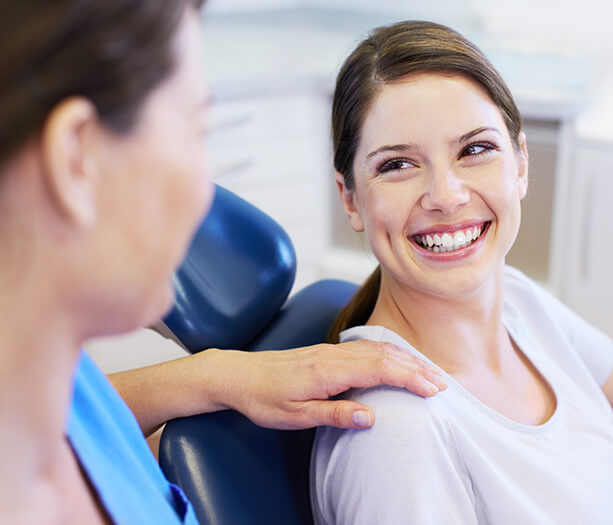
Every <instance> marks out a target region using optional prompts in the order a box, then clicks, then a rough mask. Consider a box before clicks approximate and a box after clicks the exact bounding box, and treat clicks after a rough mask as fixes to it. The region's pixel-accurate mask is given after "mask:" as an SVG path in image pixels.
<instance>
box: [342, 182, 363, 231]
mask: <svg viewBox="0 0 613 525" xmlns="http://www.w3.org/2000/svg"><path fill="white" fill-rule="evenodd" d="M335 178H336V187H337V189H338V194H339V197H340V199H341V203H342V205H343V208H344V209H345V213H346V214H347V219H348V220H349V224H350V225H351V228H353V230H354V231H356V232H363V231H364V223H363V222H362V217H361V216H360V212H359V211H358V209H357V206H356V205H355V192H354V190H350V189H348V188H347V185H346V184H345V177H344V176H343V174H342V173H339V172H336V177H335Z"/></svg>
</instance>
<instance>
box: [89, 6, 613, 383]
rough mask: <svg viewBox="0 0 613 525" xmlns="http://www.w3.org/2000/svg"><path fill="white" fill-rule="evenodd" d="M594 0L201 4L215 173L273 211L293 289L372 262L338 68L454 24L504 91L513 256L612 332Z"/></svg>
mask: <svg viewBox="0 0 613 525" xmlns="http://www.w3.org/2000/svg"><path fill="white" fill-rule="evenodd" d="M609 11H610V10H609V9H608V4H607V3H605V2H604V0H584V1H583V2H581V3H577V2H573V3H572V4H571V3H570V2H564V1H556V2H554V1H550V0H532V1H528V0H515V1H513V2H506V1H501V0H490V1H486V0H429V1H427V2H418V1H413V2H409V1H407V0H403V1H400V0H377V1H376V2H375V1H372V0H351V1H350V0H326V1H324V0H269V1H259V2H254V1H253V0H208V2H207V7H206V8H205V13H204V16H203V24H204V34H205V53H206V63H205V64H204V67H205V70H206V72H207V77H208V80H209V85H210V89H211V95H212V108H211V122H212V128H213V131H212V133H211V136H210V140H209V141H208V144H207V146H208V149H209V154H210V158H211V171H212V174H213V179H214V180H215V182H217V183H218V184H221V185H223V186H225V187H227V188H228V189H230V190H232V191H234V192H236V193H237V194H239V195H240V196H242V197H243V198H245V199H247V200H249V201H250V202H252V203H253V204H255V205H256V206H258V207H260V208H261V209H263V210H264V211H266V212H267V213H268V214H270V215H271V216H272V217H273V218H275V219H276V220H277V221H278V222H279V223H281V225H283V226H284V227H285V229H286V230H287V231H288V232H289V234H290V236H291V238H292V239H293V241H294V244H295V247H296V252H297V256H298V274H297V278H296V283H295V285H294V290H295V291H297V290H299V289H301V288H302V287H304V286H305V285H306V284H308V283H310V282H312V281H314V280H317V279H321V278H326V277H335V278H342V279H347V280H352V281H355V282H361V281H362V280H363V279H364V278H365V277H366V276H367V275H368V274H369V273H370V271H371V270H372V269H373V268H374V266H375V262H374V259H373V257H372V256H371V255H370V253H369V251H368V249H367V248H366V243H365V242H364V240H363V239H362V238H360V236H359V235H357V234H355V233H354V232H352V231H351V230H350V229H349V228H348V226H347V225H346V220H345V217H344V215H343V213H342V212H341V207H340V205H339V204H338V203H337V196H336V189H335V186H334V177H333V169H332V160H331V148H330V129H329V128H330V126H329V112H330V103H331V97H332V91H333V86H334V79H335V75H336V72H337V71H338V69H339V67H340V64H341V63H342V61H343V59H344V58H345V57H346V56H347V55H348V53H349V52H350V51H351V50H352V48H353V47H354V46H355V44H356V43H357V42H358V41H359V40H361V39H362V38H363V37H364V36H365V35H366V34H367V33H368V31H369V30H370V29H371V28H373V27H375V26H378V25H382V24H389V23H392V22H394V21H397V20H402V19H425V20H432V21H435V22H439V23H443V24H446V25H449V26H451V27H453V28H454V29H457V30H459V31H460V32H461V33H463V34H464V35H465V36H467V37H468V38H469V39H470V40H472V41H473V42H475V43H476V44H477V45H479V46H480V47H481V49H482V50H483V51H484V52H485V54H486V55H487V56H488V57H489V58H490V59H491V61H492V62H493V63H494V65H495V66H496V67H497V68H498V69H499V71H500V72H501V73H502V75H503V77H504V78H505V80H506V81H507V83H508V84H509V86H510V88H511V90H512V92H513V94H514V96H515V98H516V101H517V102H518V105H519V108H520V110H521V112H522V116H523V118H524V128H525V131H526V134H527V136H528V146H529V151H530V190H529V195H528V197H527V198H526V199H525V201H524V203H523V219H522V227H521V231H520V235H519V238H518V241H517V243H516V245H515V246H514V248H513V250H512V252H511V253H510V255H509V257H508V259H507V262H508V263H509V264H512V265H514V266H517V267H518V268H520V269H521V270H523V271H524V272H525V273H527V274H528V275H529V276H530V277H532V278H534V279H536V280H537V281H539V282H540V283H541V284H543V285H544V286H546V287H547V288H548V289H549V290H550V291H551V292H553V293H554V294H555V295H557V296H558V297H559V298H561V299H562V300H563V301H565V302H566V303H567V304H568V305H569V306H571V307H572V308H573V309H575V310H576V311H577V312H579V313H580V314H581V315H583V316H584V317H585V318H587V319H588V320H589V321H591V322H592V323H593V324H595V325H597V326H599V327H600V328H601V329H603V330H605V331H607V332H608V333H609V334H611V335H613V316H612V315H611V306H612V305H613V298H611V296H612V295H613V279H612V278H611V273H610V270H609V266H610V264H611V261H613V221H612V220H611V217H610V214H609V213H607V212H608V211H609V208H610V207H612V206H613V89H612V88H613V81H612V79H613V60H612V59H611V58H612V56H613V30H612V28H611V21H610V17H609V16H608V15H609ZM87 348H88V350H89V351H90V352H91V353H92V355H93V357H94V359H96V360H97V361H98V363H99V364H100V365H101V367H102V368H103V369H104V370H105V371H113V370H120V369H124V368H129V367H132V366H139V365H142V364H147V363H151V362H156V361H160V360H164V359H168V358H171V357H175V356H179V355H183V350H182V349H181V348H180V347H178V346H177V345H176V344H175V343H173V342H172V341H169V340H167V339H164V338H162V337H161V336H159V335H158V334H156V333H153V332H151V331H149V330H139V331H137V332H134V333H132V334H127V335H125V336H122V337H117V338H112V339H105V340H99V341H92V342H90V343H89V344H88V345H87Z"/></svg>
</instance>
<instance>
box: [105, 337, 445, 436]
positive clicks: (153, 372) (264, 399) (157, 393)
mask: <svg viewBox="0 0 613 525" xmlns="http://www.w3.org/2000/svg"><path fill="white" fill-rule="evenodd" d="M109 379H110V380H111V382H112V383H113V385H114V386H115V388H116V389H117V391H118V392H119V393H120V395H121V396H122V397H123V398H124V400H125V401H126V403H127V404H128V406H129V407H130V408H131V409H132V411H133V412H134V414H135V416H136V418H137V420H138V422H139V424H140V426H141V428H142V430H143V432H144V433H145V435H149V434H151V433H152V432H153V431H154V430H155V429H156V428H157V427H158V426H159V425H161V424H163V423H164V422H166V421H168V420H169V419H173V418H176V417H183V416H189V415H193V414H200V413H204V412H213V411H216V410H224V409H228V408H232V409H235V410H238V411H239V412H241V413H243V414H244V415H246V416H247V417H248V418H249V419H251V420H252V421H253V422H254V423H256V424H258V425H261V426H264V427H270V428H285V429H296V428H309V427H313V426H318V425H332V426H338V427H342V428H362V427H369V426H371V425H372V424H373V422H374V415H373V412H372V410H370V408H368V407H366V406H365V405H363V404H361V403H358V402H355V401H348V400H334V401H332V400H328V398H329V397H331V396H335V395H337V394H339V393H341V392H344V391H345V390H347V389H349V388H351V387H369V386H376V385H380V384H389V385H392V386H397V387H400V388H406V389H408V390H410V391H412V392H415V393H416V394H418V395H421V396H432V395H434V394H435V393H436V392H438V390H442V389H443V388H445V385H444V383H443V381H442V379H441V378H440V372H439V371H438V370H437V369H435V368H434V367H432V366H430V365H428V364H426V363H424V362H422V361H420V360H419V359H418V358H416V357H414V356H411V355H410V354H408V353H407V352H405V351H402V350H399V349H398V348H396V347H395V346H393V345H390V344H388V343H375V342H370V341H352V342H348V343H342V344H339V345H328V344H321V345H316V346H311V347H305V348H297V349H293V350H283V351H271V352H239V351H233V350H216V349H211V350H206V351H203V352H199V353H197V354H194V355H191V356H188V357H184V358H181V359H176V360H174V361H169V362H166V363H161V364H159V365H153V366H149V367H144V368H139V369H136V370H130V371H126V372H120V373H117V374H112V375H111V376H109ZM435 385H438V386H435Z"/></svg>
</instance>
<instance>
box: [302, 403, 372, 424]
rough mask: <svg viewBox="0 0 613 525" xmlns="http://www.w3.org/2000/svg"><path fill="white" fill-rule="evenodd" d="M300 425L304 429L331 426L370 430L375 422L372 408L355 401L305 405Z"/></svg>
mask: <svg viewBox="0 0 613 525" xmlns="http://www.w3.org/2000/svg"><path fill="white" fill-rule="evenodd" d="M302 412H303V413H302V416H301V419H300V422H299V423H298V425H299V426H300V427H302V428H309V427H315V426H322V425H325V426H331V427H338V428H355V429H360V428H368V427H371V426H372V425H373V423H374V421H375V418H374V414H373V412H372V410H371V409H370V408H368V407H367V406H365V405H362V404H361V403H356V402H355V401H309V402H308V403H305V404H304V407H303V411H302Z"/></svg>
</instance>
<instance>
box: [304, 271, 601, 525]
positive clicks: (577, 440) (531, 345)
mask: <svg viewBox="0 0 613 525" xmlns="http://www.w3.org/2000/svg"><path fill="white" fill-rule="evenodd" d="M503 323H504V325H505V327H506V329H507V330H508V332H509V334H510V335H511V337H512V338H513V339H514V341H515V342H516V343H517V345H518V346H519V348H521V350H522V351H523V353H524V354H525V355H526V357H527V358H528V359H529V360H530V361H531V362H532V364H533V365H534V366H535V367H536V368H537V369H538V371H539V372H540V373H541V375H542V376H543V377H544V378H545V380H546V381H547V382H548V383H549V385H550V386H551V388H552V389H553V391H554V393H555V396H556V401H557V406H556V409H555V412H554V414H553V415H552V417H551V418H550V419H549V420H548V421H547V422H545V423H544V424H542V425H538V426H530V425H524V424H520V423H517V422H515V421H513V420H511V419H509V418H507V417H505V416H502V415H501V414H499V413H497V412H496V411H494V410H493V409H491V408H489V407H488V406H486V405H485V404H483V403H482V402H481V401H479V400H478V399H477V398H476V397H474V396H473V395H472V394H471V393H470V392H468V391H467V390H466V389H464V388H463V387H462V386H461V385H460V384H459V383H458V382H456V381H455V380H454V379H453V378H452V377H451V376H449V375H448V374H444V378H445V380H446V381H447V383H448V385H449V387H448V388H447V390H445V391H443V392H441V393H439V394H437V395H436V396H435V397H433V398H428V399H425V398H421V397H419V396H416V395H414V394H411V393H409V392H407V391H404V390H401V389H398V388H391V387H377V388H371V389H358V390H353V391H351V392H350V393H348V394H346V396H345V397H348V398H351V399H355V400H358V401H360V402H362V403H365V404H366V405H368V406H370V407H372V408H373V410H374V411H375V417H376V421H375V425H374V426H373V428H371V429H368V430H346V431H343V430H338V429H333V428H330V427H322V428H320V429H319V430H318V432H317V437H316V441H315V446H314V448H313V456H312V461H311V499H312V503H313V513H314V516H315V522H316V523H317V524H343V525H359V524H364V525H376V524H382V525H394V524H414V525H425V524H432V525H441V524H445V525H450V524H462V525H466V524H475V523H478V524H490V523H491V524H494V525H506V524H509V525H518V524H522V525H525V524H538V525H547V524H551V525H565V524H568V525H577V524H588V523H589V524H590V525H599V524H602V525H604V524H607V525H610V524H611V523H613V410H612V409H611V406H610V405H609V403H608V401H607V400H606V398H605V396H604V394H603V393H602V391H601V389H600V385H602V384H603V383H604V382H605V381H606V380H607V378H608V377H609V375H610V373H611V371H612V369H613V341H612V340H611V339H610V338H609V337H608V336H606V335H605V334H603V333H602V332H600V331H598V330H596V329H595V328H593V327H591V326H590V325H588V324H587V323H586V322H585V321H583V320H582V319H580V318H579V317H578V316H577V315H575V314H574V313H572V312H571V311H570V310H568V309H567V308H566V307H565V306H564V305H563V304H562V303H560V302H559V301H558V300H556V299H555V298H554V297H552V296H551V295H549V294H548V293H547V292H546V291H544V290H543V289H542V288H540V287H539V286H538V285H536V284H535V283H534V282H532V281H530V280H529V279H528V278H527V277H526V276H524V275H523V274H522V273H520V272H519V271H517V270H514V269H512V268H508V267H507V268H506V269H505V300H504V312H503ZM342 339H343V340H345V341H347V340H354V339H371V340H375V341H388V342H391V343H394V344H396V345H398V346H400V347H401V348H406V349H407V351H409V352H412V353H413V354H416V355H418V356H420V357H422V358H424V356H423V355H422V354H420V352H418V351H417V350H415V349H414V348H412V347H411V345H409V344H408V343H407V342H406V341H405V340H404V339H402V338H401V337H399V336H398V335H396V334H395V333H393V332H392V331H390V330H387V329H386V328H383V327H381V326H360V327H356V328H352V329H350V330H346V331H345V332H343V334H342ZM426 361H428V359H426Z"/></svg>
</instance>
